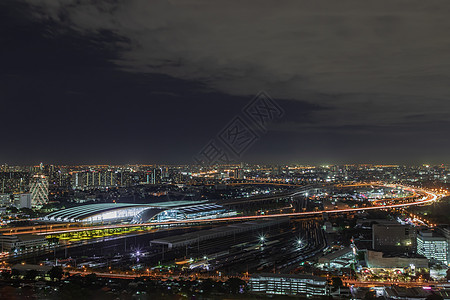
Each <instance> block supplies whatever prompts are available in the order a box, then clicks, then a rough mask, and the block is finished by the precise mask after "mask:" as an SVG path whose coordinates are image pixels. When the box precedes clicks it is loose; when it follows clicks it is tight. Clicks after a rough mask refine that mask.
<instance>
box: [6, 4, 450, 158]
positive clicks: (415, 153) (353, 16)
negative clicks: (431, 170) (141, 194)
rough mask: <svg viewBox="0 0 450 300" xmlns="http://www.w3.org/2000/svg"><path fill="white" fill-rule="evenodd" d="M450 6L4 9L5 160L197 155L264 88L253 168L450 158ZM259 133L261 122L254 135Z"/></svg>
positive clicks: (250, 153) (247, 153) (9, 6)
mask: <svg viewBox="0 0 450 300" xmlns="http://www.w3.org/2000/svg"><path fill="white" fill-rule="evenodd" d="M449 11H450V2H448V1H422V0H420V1H417V0H411V1H392V0H379V1H371V2H367V1H359V0H352V1H345V0H344V1H335V0H332V1H331V0H324V1H303V0H300V1H297V0H296V1H278V0H270V1H265V0H261V1H211V0H180V1H159V0H154V1H148V0H103V1H101V0H98V1H94V0H91V1H88V0H27V1H19V0H13V1H9V0H6V1H5V0H3V1H1V2H0V22H1V24H0V78H1V80H0V104H1V105H0V112H1V118H0V124H1V139H0V146H1V147H0V164H3V163H8V164H35V163H39V162H41V161H42V162H44V163H54V164H81V163H90V164H92V163H111V164H119V163H161V164H162V163H170V164H173V163H192V162H193V157H194V156H196V155H197V154H198V153H199V151H201V150H202V148H203V147H204V146H205V145H206V144H207V143H208V142H209V141H210V140H211V139H214V138H215V137H216V136H217V135H218V134H219V132H221V130H222V129H223V128H224V127H226V125H227V124H228V123H229V122H230V121H231V120H233V118H234V117H236V116H239V115H241V114H242V109H243V108H244V106H245V105H246V104H247V103H249V102H250V101H251V100H252V98H253V97H254V96H255V95H257V94H258V92H259V91H262V90H263V91H266V92H267V93H268V94H269V95H270V96H271V97H272V98H273V99H274V101H275V102H276V103H277V104H278V105H279V106H280V107H282V109H283V110H284V115H282V117H280V118H277V119H276V120H274V122H273V123H272V124H270V125H268V127H267V132H265V133H264V134H259V135H258V139H257V140H256V141H255V142H254V143H253V144H252V145H251V146H250V147H249V148H248V149H247V150H246V151H245V153H242V155H241V156H240V157H238V160H242V161H245V162H250V163H300V164H331V163H362V162H364V163H407V164H422V163H432V164H434V163H450V157H449V155H448V154H449V148H450V140H449V135H448V133H449V129H450V118H449V117H450V18H449V17H448V12H449ZM255 130H256V129H255Z"/></svg>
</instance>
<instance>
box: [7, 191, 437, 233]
mask: <svg viewBox="0 0 450 300" xmlns="http://www.w3.org/2000/svg"><path fill="white" fill-rule="evenodd" d="M378 185H381V184H378ZM385 186H389V185H385ZM396 186H400V185H396ZM403 187H404V188H408V189H410V187H406V186H403ZM414 190H415V191H416V192H417V193H421V194H423V195H424V196H423V198H422V199H420V200H418V201H414V202H407V203H399V204H389V205H378V206H369V207H357V208H346V209H332V210H320V211H307V212H295V213H281V214H272V215H253V216H237V217H225V218H215V219H201V220H180V221H166V222H150V223H142V224H119V225H100V226H84V227H78V228H69V229H68V228H67V227H58V228H51V229H50V227H46V228H45V229H41V228H39V229H31V230H27V231H21V232H4V233H3V234H4V235H13V234H36V235H56V234H63V233H75V232H82V231H94V230H108V229H120V228H155V226H168V225H196V224H199V225H200V224H203V223H218V222H236V221H249V220H257V219H270V218H280V217H310V216H317V215H322V214H337V213H351V212H358V211H366V210H377V209H390V208H402V207H408V206H414V205H423V204H427V203H431V202H434V201H436V200H438V198H439V196H438V195H437V194H434V193H431V192H428V191H425V190H423V189H418V188H414ZM304 192H305V190H303V189H302V190H300V191H298V190H296V191H294V192H292V193H290V194H289V197H295V196H298V195H300V194H303V193H304ZM278 197H280V196H278Z"/></svg>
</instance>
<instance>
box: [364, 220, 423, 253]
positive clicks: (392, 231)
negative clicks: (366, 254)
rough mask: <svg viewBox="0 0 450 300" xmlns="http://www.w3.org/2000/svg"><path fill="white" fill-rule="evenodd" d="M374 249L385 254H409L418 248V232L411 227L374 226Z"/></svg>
mask: <svg viewBox="0 0 450 300" xmlns="http://www.w3.org/2000/svg"><path fill="white" fill-rule="evenodd" d="M372 248H373V250H376V251H383V252H409V251H411V250H413V249H415V248H416V230H415V229H414V228H413V227H411V226H409V225H401V224H374V225H372Z"/></svg>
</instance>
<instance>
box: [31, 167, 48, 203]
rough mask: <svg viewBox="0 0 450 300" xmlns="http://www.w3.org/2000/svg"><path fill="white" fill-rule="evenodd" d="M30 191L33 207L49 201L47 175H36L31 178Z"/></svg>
mask: <svg viewBox="0 0 450 300" xmlns="http://www.w3.org/2000/svg"><path fill="white" fill-rule="evenodd" d="M30 193H31V205H32V206H33V207H36V206H42V205H44V204H46V203H48V180H47V177H45V175H40V174H39V175H34V176H33V177H32V178H31V183H30Z"/></svg>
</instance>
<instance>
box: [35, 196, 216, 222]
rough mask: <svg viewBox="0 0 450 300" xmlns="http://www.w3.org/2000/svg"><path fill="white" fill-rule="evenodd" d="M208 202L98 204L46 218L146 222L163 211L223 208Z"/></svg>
mask: <svg viewBox="0 0 450 300" xmlns="http://www.w3.org/2000/svg"><path fill="white" fill-rule="evenodd" d="M206 202H207V201H169V202H159V203H151V204H135V203H97V204H87V205H80V206H75V207H70V208H66V209H62V210H59V211H55V212H52V213H50V214H48V215H47V216H45V217H44V218H43V219H44V220H46V221H53V222H104V221H106V222H111V221H120V220H121V221H131V220H133V222H135V223H144V222H148V221H149V220H151V219H153V218H155V217H156V216H157V215H159V214H161V215H163V216H166V218H177V219H178V218H181V219H184V218H186V216H187V215H191V216H195V217H197V215H198V216H201V214H202V213H206V212H208V211H219V210H223V207H222V206H221V205H217V204H212V203H206Z"/></svg>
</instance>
